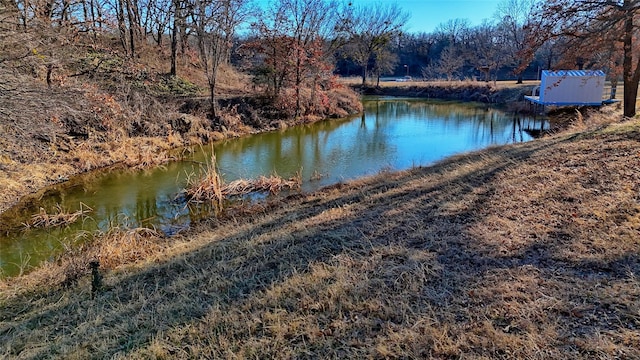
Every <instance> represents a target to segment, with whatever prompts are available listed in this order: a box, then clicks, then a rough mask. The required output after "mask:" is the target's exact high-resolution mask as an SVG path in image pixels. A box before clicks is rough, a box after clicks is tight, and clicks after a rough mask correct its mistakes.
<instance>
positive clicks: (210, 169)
mask: <svg viewBox="0 0 640 360" xmlns="http://www.w3.org/2000/svg"><path fill="white" fill-rule="evenodd" d="M202 173H203V174H204V175H203V176H202V177H200V178H196V177H195V176H193V174H192V175H191V176H189V177H188V178H187V187H186V189H185V192H186V195H187V197H188V198H189V199H190V201H192V202H203V201H206V202H209V203H211V204H216V205H217V206H218V208H221V207H222V202H223V201H224V200H225V199H227V198H229V197H233V196H242V195H247V194H250V193H254V192H268V193H270V194H278V193H280V192H281V191H283V190H293V189H299V188H300V186H301V184H302V173H301V172H298V173H297V174H296V175H295V176H293V177H291V178H289V179H284V178H282V177H280V176H277V175H271V176H269V177H267V176H260V177H258V178H257V179H250V180H245V179H238V180H234V181H231V182H230V183H225V182H224V180H223V179H222V177H221V176H220V173H219V171H218V169H217V166H216V157H215V154H213V155H212V156H211V160H210V162H208V163H207V164H206V166H205V167H203V169H202Z"/></svg>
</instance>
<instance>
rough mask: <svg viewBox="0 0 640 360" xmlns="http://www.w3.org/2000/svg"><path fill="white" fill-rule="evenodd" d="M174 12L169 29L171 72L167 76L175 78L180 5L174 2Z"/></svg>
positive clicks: (159, 35)
mask: <svg viewBox="0 0 640 360" xmlns="http://www.w3.org/2000/svg"><path fill="white" fill-rule="evenodd" d="M174 6H175V10H174V13H173V29H171V70H169V75H171V76H176V74H177V70H176V63H177V60H178V59H177V53H178V17H179V16H180V3H179V2H178V1H176V2H174ZM161 36H162V34H158V37H161Z"/></svg>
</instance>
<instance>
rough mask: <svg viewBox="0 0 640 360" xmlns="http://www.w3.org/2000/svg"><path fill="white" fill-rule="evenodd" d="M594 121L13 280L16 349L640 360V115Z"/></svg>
mask: <svg viewBox="0 0 640 360" xmlns="http://www.w3.org/2000/svg"><path fill="white" fill-rule="evenodd" d="M616 116H618V115H616ZM583 123H584V124H585V125H584V126H585V127H586V128H585V129H584V130H580V131H574V132H569V133H563V134H559V135H556V136H553V137H547V138H544V139H540V140H536V141H533V142H529V143H523V144H518V145H513V146H507V147H494V148H490V149H487V150H484V151H481V152H476V153H471V154H466V155H460V156H456V157H454V158H452V159H448V160H445V161H442V162H440V163H438V164H436V165H434V166H431V167H427V168H416V169H413V170H410V171H406V172H400V173H385V174H383V175H380V176H377V177H373V178H369V179H365V180H361V181H356V182H353V183H350V184H339V185H336V186H333V187H329V188H326V189H324V190H322V191H319V192H316V193H313V194H308V195H303V196H300V195H297V196H293V197H290V198H288V199H285V200H283V201H273V202H271V203H265V204H258V205H255V206H253V207H252V208H250V209H242V210H236V211H233V210H229V212H228V213H227V216H226V217H225V218H221V219H217V220H216V219H212V220H211V221H210V222H209V223H204V224H201V225H200V226H199V227H198V228H196V229H194V230H192V231H191V233H189V234H188V235H184V236H182V237H176V238H171V239H162V241H163V242H160V243H158V242H156V241H153V242H151V244H149V243H146V242H142V243H135V242H134V243H133V244H134V246H133V247H132V250H135V249H138V250H140V251H149V254H153V255H149V254H135V256H133V257H132V259H133V260H135V259H139V261H138V262H136V263H134V264H132V265H126V264H127V263H128V260H131V259H128V256H125V257H124V258H123V260H121V261H119V262H117V263H116V264H122V265H115V264H114V265H110V266H109V267H110V268H111V267H115V270H114V271H108V272H106V273H105V274H104V285H105V290H104V291H103V292H101V293H99V294H97V296H96V297H95V299H93V300H92V299H91V293H90V283H89V277H88V276H80V277H78V279H77V280H78V283H77V285H76V286H72V287H70V288H68V289H61V288H41V287H37V286H36V285H35V283H34V282H30V281H28V279H35V278H37V276H38V275H37V274H39V272H38V271H36V272H34V275H27V276H24V277H20V278H16V279H9V280H4V281H3V282H2V283H0V344H3V345H2V347H0V356H4V357H8V358H13V357H19V358H42V357H52V358H65V359H68V358H94V357H95V358H111V357H122V358H133V359H137V358H165V359H168V358H171V359H174V358H408V359H412V358H413V359H417V358H478V359H480V358H485V359H487V358H510V359H511V358H515V359H614V358H624V359H636V358H640V350H639V349H640V281H639V278H638V274H640V258H639V254H640V240H639V239H640V236H639V235H640V201H639V199H638V194H639V193H640V172H638V171H637V169H638V168H640V121H638V120H633V121H627V122H623V123H613V124H610V125H595V127H593V126H592V125H591V124H590V118H589V117H588V116H585V117H584V122H583ZM120 238H121V235H118V236H116V238H114V239H111V240H109V242H110V241H113V242H114V244H116V245H114V246H113V248H114V249H120V248H121V247H123V245H121V244H122V242H124V243H126V242H127V241H126V240H121V241H122V242H117V241H119V239H120ZM122 239H126V237H122ZM144 239H146V238H144V237H143V240H144ZM145 241H146V240H145ZM159 241H160V240H159ZM105 242H107V241H101V242H100V243H105ZM147 249H152V250H147ZM60 279H64V276H62V275H61V277H60Z"/></svg>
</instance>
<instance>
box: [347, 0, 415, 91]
mask: <svg viewBox="0 0 640 360" xmlns="http://www.w3.org/2000/svg"><path fill="white" fill-rule="evenodd" d="M408 18H409V14H408V13H406V12H405V11H403V10H402V9H400V7H398V5H396V4H391V5H382V4H376V5H370V6H363V7H354V6H350V7H349V8H348V11H347V12H346V13H345V15H344V17H343V19H342V20H341V23H340V24H339V27H338V30H339V31H341V32H345V33H346V34H348V39H349V42H348V45H347V48H346V49H347V50H346V51H347V53H348V55H349V56H350V57H351V58H352V59H353V61H354V62H355V63H356V64H357V65H358V66H360V67H361V68H362V84H363V85H364V84H365V83H366V80H367V76H368V73H369V69H370V67H371V66H372V64H373V62H374V59H375V57H376V56H379V54H380V52H382V51H383V50H384V49H385V47H386V46H387V45H388V44H390V43H391V41H392V40H393V39H394V38H396V37H397V36H399V35H400V34H401V33H402V30H403V28H404V24H405V23H406V21H407V19H408Z"/></svg>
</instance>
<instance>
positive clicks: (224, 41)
mask: <svg viewBox="0 0 640 360" xmlns="http://www.w3.org/2000/svg"><path fill="white" fill-rule="evenodd" d="M248 16H249V8H248V1H247V0H195V1H194V2H193V3H192V6H191V19H192V23H193V27H194V29H195V32H196V38H197V43H198V52H199V54H200V61H201V63H202V67H203V68H204V72H205V74H206V76H207V81H208V83H209V95H210V105H211V119H212V120H214V121H217V114H216V107H217V102H216V97H215V92H216V85H217V80H218V74H219V70H220V66H221V65H222V64H224V63H227V62H228V61H229V54H230V49H231V47H232V45H233V37H234V35H235V32H236V30H237V28H238V26H239V25H240V24H241V23H242V22H244V21H245V20H246V19H247V17H248Z"/></svg>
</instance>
